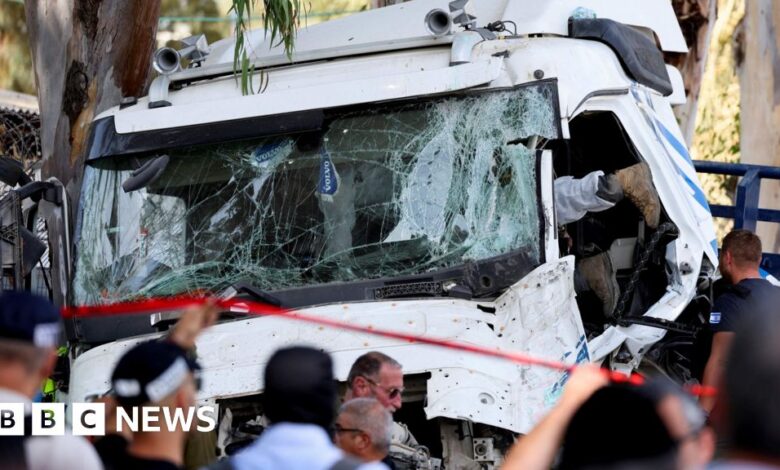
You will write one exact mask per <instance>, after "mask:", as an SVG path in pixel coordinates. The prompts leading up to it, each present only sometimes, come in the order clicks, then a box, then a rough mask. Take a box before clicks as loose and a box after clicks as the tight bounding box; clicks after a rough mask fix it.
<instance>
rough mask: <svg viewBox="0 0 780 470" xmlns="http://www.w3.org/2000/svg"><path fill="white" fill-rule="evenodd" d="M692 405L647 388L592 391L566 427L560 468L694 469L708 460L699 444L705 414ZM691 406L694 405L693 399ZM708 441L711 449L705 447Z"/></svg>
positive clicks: (627, 387) (669, 393)
mask: <svg viewBox="0 0 780 470" xmlns="http://www.w3.org/2000/svg"><path fill="white" fill-rule="evenodd" d="M689 404H690V403H684V402H683V401H682V399H681V396H680V395H678V394H677V393H674V392H670V391H669V389H666V390H665V391H662V392H661V393H659V391H658V390H657V389H656V390H652V389H651V387H641V388H640V387H634V386H627V385H611V386H608V387H604V388H602V389H600V390H598V391H597V392H595V393H594V394H593V395H592V396H591V397H590V398H589V399H588V400H587V401H586V402H585V403H584V404H583V405H582V406H581V407H580V409H579V410H578V411H577V412H576V413H575V415H574V417H573V418H572V420H571V422H570V423H569V426H568V428H567V430H566V433H565V436H564V442H563V453H562V456H561V465H560V468H561V469H582V468H589V469H602V470H605V469H628V468H631V469H635V470H640V469H648V470H649V469H658V470H666V469H668V470H677V469H696V468H705V467H706V463H707V462H708V461H709V459H710V458H711V452H712V445H711V443H712V435H711V434H709V441H707V442H708V443H709V444H702V445H701V448H700V447H699V445H698V444H697V442H698V439H699V436H701V435H702V432H703V426H704V416H703V414H702V413H701V412H700V411H698V412H697V413H698V414H693V413H692V411H693V409H691V408H689V407H688V405H689ZM694 406H695V403H694ZM708 445H709V447H708Z"/></svg>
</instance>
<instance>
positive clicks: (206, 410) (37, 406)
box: [0, 403, 217, 469]
mask: <svg viewBox="0 0 780 470" xmlns="http://www.w3.org/2000/svg"><path fill="white" fill-rule="evenodd" d="M27 406H30V405H27ZM118 411H119V413H118V414H117V422H116V426H117V428H116V431H117V432H121V431H122V430H123V429H125V428H127V429H130V430H132V431H134V432H135V431H137V430H139V429H140V430H141V431H145V432H160V431H161V430H163V429H167V430H176V429H183V430H185V431H189V430H191V429H197V430H198V431H200V432H210V431H213V430H214V429H216V427H217V419H216V416H217V412H216V408H215V407H213V406H200V407H188V408H168V407H158V406H144V407H142V409H141V410H140V412H139V409H138V408H133V410H132V412H126V411H122V409H121V408H119V410H118ZM68 412H69V413H70V416H71V419H70V421H69V422H70V423H71V432H72V433H73V434H74V435H76V436H105V435H106V408H105V404H104V403H72V404H71V405H70V407H69V410H68ZM65 413H66V411H65V404H64V403H33V404H32V406H30V413H29V414H30V416H29V420H26V419H25V404H24V403H0V436H23V435H25V434H26V435H32V436H61V435H63V434H65V432H66V430H65V422H66V419H65ZM27 423H29V424H27ZM25 426H30V428H31V429H25ZM110 431H113V430H110ZM0 469H2V462H0Z"/></svg>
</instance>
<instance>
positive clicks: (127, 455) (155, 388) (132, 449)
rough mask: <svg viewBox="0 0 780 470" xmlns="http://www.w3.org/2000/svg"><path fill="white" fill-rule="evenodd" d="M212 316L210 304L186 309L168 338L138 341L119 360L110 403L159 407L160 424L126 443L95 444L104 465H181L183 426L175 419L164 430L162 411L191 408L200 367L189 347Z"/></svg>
mask: <svg viewBox="0 0 780 470" xmlns="http://www.w3.org/2000/svg"><path fill="white" fill-rule="evenodd" d="M217 315H218V311H217V310H216V309H215V308H214V307H204V308H194V309H191V310H189V311H187V312H185V313H184V314H183V316H182V317H181V318H180V319H179V322H178V323H177V324H176V326H175V327H174V329H173V332H172V333H171V335H170V336H169V337H168V338H165V339H162V340H153V341H146V342H143V343H140V344H138V345H136V346H134V347H133V348H131V349H130V350H129V351H127V352H126V353H125V354H124V355H123V356H122V357H121V358H120V359H119V362H118V363H117V365H116V367H115V368H114V373H113V374H112V376H111V384H112V386H113V394H114V398H115V400H116V404H117V405H118V406H120V407H122V408H124V409H125V411H126V412H128V414H132V411H133V408H139V415H140V411H141V410H142V408H144V407H155V408H156V409H159V413H158V415H159V421H158V423H159V424H160V426H159V431H154V432H144V431H143V430H140V429H139V430H138V431H137V432H133V434H132V437H131V439H130V441H129V442H127V441H124V442H121V441H120V442H119V443H118V442H117V440H114V441H113V442H112V441H110V440H109V441H104V442H102V443H98V444H97V445H98V449H99V451H100V453H101V458H102V459H103V462H104V463H105V465H106V468H108V469H116V470H124V469H138V468H143V469H149V470H177V469H181V468H184V451H185V443H186V441H187V437H188V432H189V430H188V429H184V428H183V427H182V426H181V422H177V426H176V428H175V429H168V427H167V426H165V425H164V423H165V420H164V418H163V415H162V413H163V411H162V410H163V409H165V408H167V409H168V410H169V413H170V415H171V416H173V415H174V413H175V411H176V410H177V409H182V410H184V413H185V415H186V414H187V413H188V411H189V409H190V408H191V407H195V405H196V396H197V392H198V388H199V381H200V380H199V372H200V366H199V365H198V364H197V362H196V361H195V360H194V359H193V358H192V356H193V355H192V354H191V351H192V350H193V348H194V346H195V338H196V337H197V335H198V334H199V333H200V332H201V331H202V330H203V329H205V328H206V327H208V326H210V325H211V324H213V323H214V321H215V320H216V317H217ZM193 426H194V424H193ZM107 439H111V438H110V437H109V438H107ZM114 439H115V437H114ZM106 442H108V445H106Z"/></svg>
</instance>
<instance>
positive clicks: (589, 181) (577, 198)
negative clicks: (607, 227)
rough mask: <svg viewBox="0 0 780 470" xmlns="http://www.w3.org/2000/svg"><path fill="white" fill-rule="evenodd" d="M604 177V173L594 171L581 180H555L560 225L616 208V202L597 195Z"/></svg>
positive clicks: (568, 178)
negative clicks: (600, 178)
mask: <svg viewBox="0 0 780 470" xmlns="http://www.w3.org/2000/svg"><path fill="white" fill-rule="evenodd" d="M603 175H604V172H603V171H594V172H591V173H588V174H587V175H585V177H583V178H580V179H575V178H572V177H571V176H561V177H560V178H556V179H555V182H554V183H553V188H554V191H555V215H556V218H557V219H558V225H567V224H570V223H572V222H576V221H578V220H580V219H581V218H583V217H584V216H585V214H587V213H588V212H600V211H604V210H607V209H609V208H611V207H614V205H615V203H614V202H609V201H605V200H604V199H601V198H600V197H598V196H597V195H596V193H597V192H598V190H599V177H601V176H603Z"/></svg>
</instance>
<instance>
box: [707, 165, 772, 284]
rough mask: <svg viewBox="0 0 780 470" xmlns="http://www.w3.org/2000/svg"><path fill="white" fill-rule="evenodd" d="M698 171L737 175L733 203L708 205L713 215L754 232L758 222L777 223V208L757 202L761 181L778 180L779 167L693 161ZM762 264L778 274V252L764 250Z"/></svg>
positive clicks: (767, 269) (766, 268) (736, 226)
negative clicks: (762, 205) (730, 204)
mask: <svg viewBox="0 0 780 470" xmlns="http://www.w3.org/2000/svg"><path fill="white" fill-rule="evenodd" d="M693 165H694V167H695V168H696V171H698V172H699V173H710V174H715V175H731V176H740V177H741V178H740V180H739V183H738V184H737V193H736V198H735V201H734V205H733V206H724V205H720V204H712V205H710V209H711V210H712V215H713V217H725V218H728V219H734V228H742V229H746V230H750V231H753V232H755V230H756V225H757V224H758V222H772V223H780V210H775V209H762V208H761V207H759V205H758V200H759V196H760V194H761V180H762V179H772V180H780V168H778V167H773V166H764V165H746V164H742V163H722V162H708V161H701V160H696V161H694V162H693ZM761 266H762V267H763V268H764V269H765V270H766V271H768V272H770V273H772V274H774V275H775V276H778V275H780V254H776V253H764V260H763V262H762V263H761Z"/></svg>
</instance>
